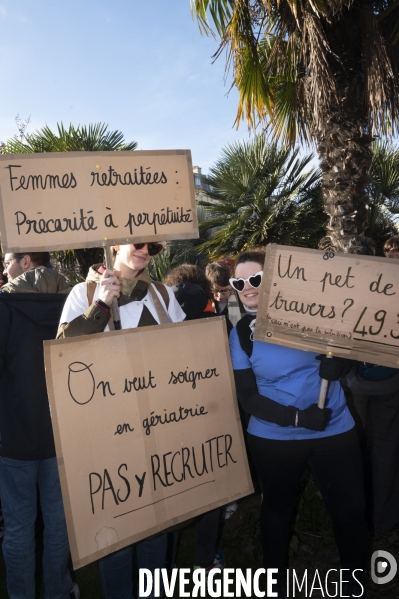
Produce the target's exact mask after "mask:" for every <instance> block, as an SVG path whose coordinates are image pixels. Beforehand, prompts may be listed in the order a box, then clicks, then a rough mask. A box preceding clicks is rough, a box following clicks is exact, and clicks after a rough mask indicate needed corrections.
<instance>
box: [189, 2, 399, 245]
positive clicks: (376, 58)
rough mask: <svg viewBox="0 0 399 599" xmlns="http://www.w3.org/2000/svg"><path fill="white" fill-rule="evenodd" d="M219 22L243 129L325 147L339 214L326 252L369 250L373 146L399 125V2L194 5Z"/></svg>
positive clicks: (327, 185)
mask: <svg viewBox="0 0 399 599" xmlns="http://www.w3.org/2000/svg"><path fill="white" fill-rule="evenodd" d="M191 4H192V10H193V13H194V14H195V15H196V17H197V19H198V22H199V25H200V29H201V30H202V32H205V33H210V32H211V27H210V25H209V20H208V16H209V19H210V20H212V21H213V24H214V26H215V28H216V32H217V34H218V35H219V37H220V40H221V43H220V47H219V51H218V52H217V53H216V56H218V55H219V54H220V53H221V52H222V50H223V49H226V50H227V61H228V65H229V66H231V67H232V69H233V76H234V84H235V85H236V87H237V89H238V90H239V94H240V101H239V106H238V113H237V124H238V123H239V122H240V120H241V119H242V118H243V117H246V119H247V122H248V125H249V127H251V128H255V127H256V126H257V125H262V126H267V127H268V128H269V129H270V131H271V132H272V133H273V135H275V136H277V137H278V138H280V139H281V140H283V141H289V142H290V143H291V144H294V142H295V140H296V139H298V138H299V139H300V140H302V141H307V142H315V143H316V145H317V150H318V153H319V156H320V158H321V170H322V190H323V197H324V202H325V210H326V212H327V214H328V216H329V222H328V223H327V235H326V236H325V237H324V239H323V240H322V246H323V247H325V248H326V249H331V250H333V251H345V252H350V253H358V252H361V251H362V240H363V237H362V236H363V234H364V228H365V224H366V221H367V214H366V211H367V201H368V197H367V185H368V183H369V177H368V170H369V167H370V164H371V159H372V154H371V150H370V144H371V142H372V141H373V138H374V137H375V136H376V135H377V134H379V135H381V134H386V133H389V132H396V131H397V130H398V125H399V110H398V108H399V102H398V100H399V93H398V90H399V86H398V65H399V52H398V41H399V1H398V0H374V1H373V0H332V1H328V0H302V2H298V0H278V1H277V0H191Z"/></svg>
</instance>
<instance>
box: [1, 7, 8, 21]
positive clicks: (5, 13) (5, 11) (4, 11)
mask: <svg viewBox="0 0 399 599" xmlns="http://www.w3.org/2000/svg"><path fill="white" fill-rule="evenodd" d="M6 16H7V9H6V7H5V6H4V4H0V17H4V18H5V17H6Z"/></svg>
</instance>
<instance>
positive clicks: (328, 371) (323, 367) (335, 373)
mask: <svg viewBox="0 0 399 599" xmlns="http://www.w3.org/2000/svg"><path fill="white" fill-rule="evenodd" d="M316 360H320V367H319V376H320V378H322V379H326V381H338V379H340V378H342V377H343V376H345V375H346V374H348V372H349V371H350V369H351V368H352V360H346V359H345V358H335V357H330V358H328V357H327V356H325V355H324V354H320V356H316Z"/></svg>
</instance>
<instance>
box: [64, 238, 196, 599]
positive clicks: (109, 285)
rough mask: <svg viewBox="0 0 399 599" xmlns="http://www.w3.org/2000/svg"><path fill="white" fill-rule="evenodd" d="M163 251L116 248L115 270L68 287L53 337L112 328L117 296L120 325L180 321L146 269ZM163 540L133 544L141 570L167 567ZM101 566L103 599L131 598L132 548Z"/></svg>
mask: <svg viewBox="0 0 399 599" xmlns="http://www.w3.org/2000/svg"><path fill="white" fill-rule="evenodd" d="M162 249H163V246H162V244H160V243H156V242H153V243H136V244H130V245H121V246H119V245H117V246H115V247H114V254H115V262H114V268H113V270H107V269H106V268H105V267H104V266H102V265H100V264H97V265H95V266H93V267H92V268H91V269H90V271H89V274H88V277H87V281H86V283H80V284H79V285H76V286H75V287H74V288H73V289H72V291H71V293H70V295H69V297H68V299H67V301H66V304H65V307H64V310H63V312H62V316H61V325H60V328H59V331H58V336H57V337H58V338H63V337H74V336H77V335H85V334H92V333H101V332H103V331H108V330H109V329H110V328H113V326H112V321H111V313H110V312H111V305H112V302H113V300H114V298H117V300H118V304H119V311H120V321H121V325H122V328H123V329H128V328H135V327H143V326H150V325H155V324H163V323H165V322H180V321H182V320H184V318H185V314H184V312H183V311H182V309H181V308H180V306H179V304H178V302H177V301H176V299H175V296H174V294H173V292H172V291H171V290H170V289H169V287H166V286H165V285H162V284H161V283H154V282H153V281H152V279H151V278H150V276H149V274H148V272H147V270H146V266H147V264H148V263H149V261H150V260H151V258H152V257H153V256H155V255H157V254H158V253H159V252H160V251H162ZM114 320H115V317H114ZM166 539H167V535H166V534H162V535H158V536H156V537H152V538H150V539H146V540H144V541H141V542H140V543H138V544H137V561H138V566H139V568H148V569H149V570H152V571H153V570H154V569H155V568H164V567H165V558H166ZM99 567H100V573H101V580H102V584H103V590H104V595H105V597H106V599H132V598H133V582H132V574H133V573H132V547H131V546H130V547H126V548H125V549H122V550H120V551H117V552H115V553H112V554H110V555H108V556H106V557H104V558H102V559H100V560H99ZM150 596H151V597H153V596H154V595H150Z"/></svg>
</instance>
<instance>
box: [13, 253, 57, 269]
mask: <svg viewBox="0 0 399 599" xmlns="http://www.w3.org/2000/svg"><path fill="white" fill-rule="evenodd" d="M11 255H12V257H13V258H15V260H16V261H17V262H21V260H22V258H23V257H24V256H29V258H30V259H31V261H32V264H34V265H35V266H47V265H48V264H49V263H50V252H20V253H17V254H15V253H14V254H11Z"/></svg>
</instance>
